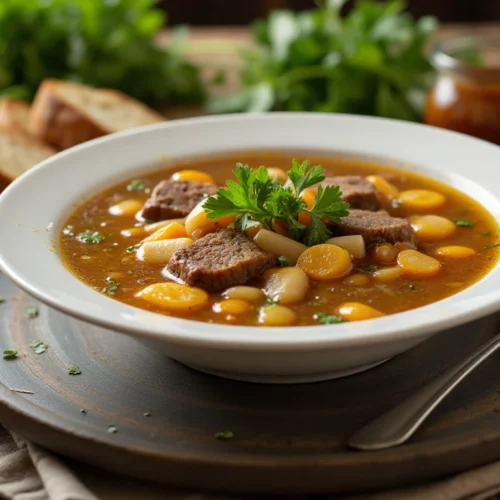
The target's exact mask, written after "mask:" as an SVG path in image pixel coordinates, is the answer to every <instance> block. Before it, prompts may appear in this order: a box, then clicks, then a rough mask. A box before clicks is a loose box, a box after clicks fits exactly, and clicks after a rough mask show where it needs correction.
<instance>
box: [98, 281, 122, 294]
mask: <svg viewBox="0 0 500 500" xmlns="http://www.w3.org/2000/svg"><path fill="white" fill-rule="evenodd" d="M119 286H120V283H119V282H118V281H113V280H112V279H110V278H106V286H105V287H104V288H103V289H102V291H103V293H107V294H108V295H114V294H115V293H116V292H117V290H118V288H119Z"/></svg>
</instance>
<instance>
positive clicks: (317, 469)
mask: <svg viewBox="0 0 500 500" xmlns="http://www.w3.org/2000/svg"><path fill="white" fill-rule="evenodd" d="M0 296H3V297H6V298H7V299H8V300H7V301H6V302H5V303H3V304H1V305H0V307H1V308H2V310H1V316H0V318H1V319H0V346H1V347H2V349H7V348H14V349H18V350H19V352H20V354H21V355H20V357H19V358H18V359H16V360H13V361H7V360H1V362H2V370H0V399H1V404H0V419H1V421H2V423H4V424H5V425H6V426H7V427H9V428H11V429H13V430H15V431H18V432H19V433H21V434H22V435H24V436H25V437H26V438H28V439H30V440H32V441H34V442H36V443H39V444H41V445H43V446H46V447H47V448H49V449H51V450H53V451H55V452H58V453H60V454H62V455H65V456H68V457H72V458H76V459H78V460H81V461H84V462H88V463H90V464H93V465H97V466H100V467H103V468H105V469H109V470H114V471H116V472H121V473H124V474H128V475H131V476H135V477H139V478H144V479H151V480H154V481H161V482H165V483H168V484H171V485H174V486H175V485H177V486H183V487H184V488H190V489H193V490H200V489H201V490H205V489H208V490H219V491H222V490H224V491H231V492H245V493H249V492H281V493H290V492H294V493H315V492H316V493H318V492H359V491H367V490H373V489H378V488H388V487H395V486H401V485H406V484H414V483H421V482H423V481H426V480H430V479H433V478H437V477H442V476H443V475H448V474H452V473H455V472H458V471H462V470H466V469H469V468H471V467H474V466H477V465H479V464H484V463H487V462H490V461H493V460H495V459H496V458H499V457H500V413H499V411H498V410H500V394H499V393H498V392H497V391H498V390H500V365H499V363H498V358H496V357H493V358H492V359H491V361H489V362H486V364H485V365H484V366H482V367H481V368H479V369H478V370H477V371H476V372H475V373H474V374H472V375H471V376H470V378H468V379H467V380H466V381H465V382H464V383H463V385H462V386H461V388H460V389H459V390H457V391H456V392H454V393H453V394H452V395H451V396H450V397H449V399H447V400H446V401H445V403H443V405H442V406H441V407H440V408H439V410H438V411H437V412H436V414H435V415H433V416H432V417H431V418H430V419H429V421H428V423H427V424H426V425H425V426H424V428H423V429H422V431H421V432H419V433H418V434H417V436H416V437H415V438H414V439H413V440H412V441H411V442H410V443H408V444H407V445H405V446H401V447H399V448H395V449H393V450H385V451H381V452H373V453H362V452H355V451H351V450H349V449H347V447H346V441H347V439H348V437H349V436H350V435H351V433H352V432H353V431H354V430H355V429H357V428H358V427H359V426H360V425H362V424H364V423H365V422H367V421H369V420H370V419H372V418H374V417H375V416H377V415H379V414H380V412H382V411H384V410H385V409H387V408H389V407H390V406H392V405H393V404H394V403H396V402H398V401H400V400H401V399H402V398H404V397H405V396H406V395H408V394H410V393H411V392H412V391H413V390H415V389H416V388H417V387H420V386H421V385H422V384H423V383H424V382H425V381H427V380H429V379H430V378H431V377H434V376H435V375H436V374H438V373H439V372H440V371H441V370H443V369H445V368H446V367H447V366H449V365H450V364H451V363H453V362H456V361H457V360H459V359H461V358H463V357H464V356H466V355H467V354H468V353H470V352H471V351H472V350H473V349H474V348H475V347H476V346H477V345H479V344H480V343H482V342H484V341H485V340H486V339H487V338H489V337H491V336H492V335H493V334H494V333H495V332H496V331H497V327H498V324H499V322H500V318H499V317H498V316H495V317H488V318H485V319H483V320H481V321H478V322H475V323H474V324H471V325H467V326H464V327H461V328H457V329H453V330H450V331H447V332H443V333H441V334H440V335H438V336H436V337H434V338H433V339H431V340H430V341H428V342H426V343H424V344H422V345H420V346H419V347H417V348H416V349H413V350H412V351H410V352H408V353H406V354H404V355H402V356H400V357H398V358H395V359H394V360H392V361H390V362H388V363H386V364H385V365H383V366H381V367H379V368H377V369H374V370H371V371H369V372H366V373H364V374H361V375H356V376H352V377H348V378H345V379H341V380H336V381H331V382H323V383H316V384H306V385H295V386H261V385H253V384H248V383H242V382H233V381H228V380H223V379H218V378H216V377H211V376H208V375H204V374H201V373H198V372H196V371H193V370H191V369H188V368H185V367H184V366H182V365H180V364H178V363H176V362H174V361H171V360H169V359H167V358H165V357H164V356H163V355H161V354H159V353H157V352H154V351H151V350H149V349H147V348H146V347H143V346H142V345H141V344H139V343H137V342H136V341H135V340H133V339H131V338H128V337H126V336H124V335H120V334H117V333H112V332H108V331H105V330H102V329H100V328H95V327H92V326H89V325H85V324H83V323H81V322H77V321H75V320H72V319H69V318H67V317H65V316H63V315H61V314H60V313H57V312H55V311H52V310H50V309H48V308H46V307H44V306H42V305H39V308H40V313H39V316H38V317H37V318H32V319H29V318H27V317H26V314H25V310H26V307H27V306H29V305H33V304H35V302H34V301H33V300H32V299H31V298H29V297H27V296H26V295H25V294H24V293H22V292H19V291H18V290H16V289H15V288H14V287H13V286H12V285H11V284H10V283H9V282H8V281H7V279H5V278H2V279H1V280H0ZM193 326H194V325H193ZM332 334H333V333H332ZM31 339H40V340H43V341H44V342H46V343H47V344H49V348H48V350H47V352H45V353H43V354H39V355H37V354H35V353H34V352H33V351H32V350H31V349H30V347H29V341H30V340H31ZM74 364H77V365H78V366H80V368H81V370H82V374H81V375H77V376H71V375H69V374H68V371H67V369H68V367H69V366H71V365H74ZM12 389H21V390H28V391H32V392H33V394H24V393H16V392H13V391H12ZM81 409H83V410H84V411H85V413H83V412H81V411H80V410H81ZM145 413H149V414H150V416H146V415H145ZM110 425H114V426H116V429H117V432H116V433H110V432H109V426H110ZM223 430H231V431H232V432H233V433H234V438H233V439H231V440H230V441H219V440H217V439H216V438H215V434H216V433H217V432H219V431H223ZM360 478H362V480H360Z"/></svg>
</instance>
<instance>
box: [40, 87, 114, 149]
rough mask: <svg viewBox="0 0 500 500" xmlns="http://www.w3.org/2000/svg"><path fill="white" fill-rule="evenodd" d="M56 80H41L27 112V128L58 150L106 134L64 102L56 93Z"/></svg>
mask: <svg viewBox="0 0 500 500" xmlns="http://www.w3.org/2000/svg"><path fill="white" fill-rule="evenodd" d="M58 85H61V83H60V82H58V81H56V80H44V81H43V82H42V83H41V85H40V87H39V89H38V92H37V93H36V96H35V100H34V101H33V106H32V107H31V114H30V131H31V132H32V133H33V134H34V135H35V136H36V137H38V138H39V139H40V140H41V141H43V142H46V143H47V144H50V145H51V146H54V147H56V148H58V149H67V148H70V147H72V146H75V145H76V144H80V143H82V142H85V141H90V140H91V139H95V138H97V137H101V136H103V135H106V134H107V133H108V132H107V131H106V130H104V129H103V128H102V127H99V126H98V125H97V124H95V123H93V122H92V121H91V120H90V119H89V118H88V117H87V116H85V115H84V114H83V113H81V112H80V111H79V110H77V109H75V108H74V107H72V106H71V105H69V104H67V103H66V102H64V101H63V100H62V99H61V98H60V97H59V96H58V94H57V86H58Z"/></svg>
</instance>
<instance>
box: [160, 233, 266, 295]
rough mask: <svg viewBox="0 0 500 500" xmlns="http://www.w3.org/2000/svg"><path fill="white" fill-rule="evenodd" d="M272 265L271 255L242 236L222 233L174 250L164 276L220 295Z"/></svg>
mask: <svg viewBox="0 0 500 500" xmlns="http://www.w3.org/2000/svg"><path fill="white" fill-rule="evenodd" d="M275 263H276V259H275V257H274V256H273V255H270V254H268V253H267V252H264V251H263V250H261V248H260V247H258V246H257V245H256V244H255V243H254V242H253V241H252V240H251V239H250V238H248V237H247V236H246V235H245V234H243V233H240V232H239V231H234V230H232V229H224V230H223V231H219V232H218V233H210V234H207V235H206V236H204V237H203V238H200V239H199V240H196V241H195V242H194V243H192V244H191V245H189V246H188V247H186V248H183V249H181V250H177V252H175V253H174V255H173V256H172V258H171V259H170V262H169V263H168V266H167V272H168V273H170V274H171V275H172V276H174V277H176V278H178V279H180V280H181V281H183V282H184V283H186V284H188V285H192V286H198V287H200V288H204V289H205V290H208V291H211V292H220V291H222V290H225V289H226V288H228V287H231V286H234V285H242V284H244V283H246V282H247V281H248V280H249V279H250V278H253V277H254V276H257V275H259V274H261V273H262V272H264V271H265V270H266V269H268V268H269V267H272V266H273V265H274V264H275Z"/></svg>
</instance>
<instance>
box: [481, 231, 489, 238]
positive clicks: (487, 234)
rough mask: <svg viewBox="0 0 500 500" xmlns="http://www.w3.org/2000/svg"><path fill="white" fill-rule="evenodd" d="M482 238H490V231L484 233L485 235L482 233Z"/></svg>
mask: <svg viewBox="0 0 500 500" xmlns="http://www.w3.org/2000/svg"><path fill="white" fill-rule="evenodd" d="M483 236H484V237H485V238H487V237H488V236H491V231H486V232H485V233H483Z"/></svg>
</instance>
